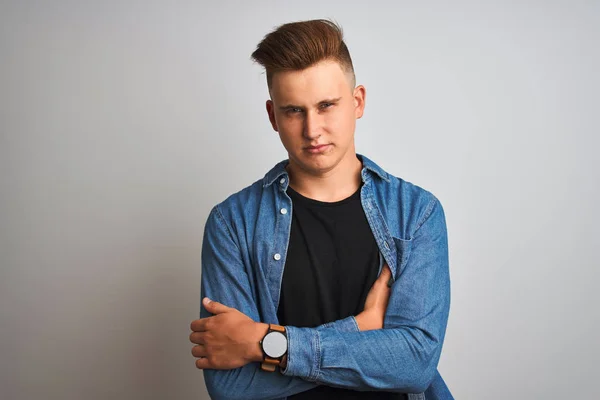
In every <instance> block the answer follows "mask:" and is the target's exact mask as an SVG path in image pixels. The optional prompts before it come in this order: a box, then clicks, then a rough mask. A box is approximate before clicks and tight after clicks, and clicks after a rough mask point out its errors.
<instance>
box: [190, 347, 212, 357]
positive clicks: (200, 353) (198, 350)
mask: <svg viewBox="0 0 600 400" xmlns="http://www.w3.org/2000/svg"><path fill="white" fill-rule="evenodd" d="M192 355H193V356H194V357H197V358H200V357H206V356H207V355H208V351H206V347H205V346H203V345H201V344H199V345H197V346H194V347H192Z"/></svg>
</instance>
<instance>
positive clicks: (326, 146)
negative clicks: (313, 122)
mask: <svg viewBox="0 0 600 400" xmlns="http://www.w3.org/2000/svg"><path fill="white" fill-rule="evenodd" d="M330 146H331V144H319V145H317V146H308V147H305V149H306V151H308V152H309V153H312V154H318V153H323V152H325V151H326V150H327V149H329V147H330Z"/></svg>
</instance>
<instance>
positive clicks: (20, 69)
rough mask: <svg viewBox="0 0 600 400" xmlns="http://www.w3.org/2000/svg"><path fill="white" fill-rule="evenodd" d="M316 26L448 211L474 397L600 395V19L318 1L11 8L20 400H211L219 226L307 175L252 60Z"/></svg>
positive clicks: (5, 348)
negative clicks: (204, 322)
mask: <svg viewBox="0 0 600 400" xmlns="http://www.w3.org/2000/svg"><path fill="white" fill-rule="evenodd" d="M312 18H333V19H335V20H336V21H337V22H339V23H340V24H341V25H342V26H343V28H344V30H345V37H346V42H347V44H348V46H349V48H350V52H351V54H352V57H353V59H354V65H355V70H356V75H357V82H358V83H359V84H363V85H365V86H366V88H367V107H366V111H365V116H364V117H363V119H362V120H360V121H359V123H358V127H357V148H358V151H359V152H360V153H363V154H365V155H367V156H368V157H370V158H371V159H373V160H374V161H375V162H377V163H379V164H380V165H381V166H382V167H383V168H385V169H386V170H387V171H389V172H391V173H392V174H394V175H396V176H400V177H402V178H404V179H406V180H408V181H411V182H413V183H416V184H418V185H419V186H422V187H424V188H425V189H427V190H430V191H431V192H433V193H434V194H435V195H436V196H437V197H438V198H439V199H440V200H441V202H442V204H443V206H444V209H445V212H446V217H447V223H448V233H449V243H450V267H451V279H452V306H451V313H450V321H449V325H448V331H447V336H446V342H445V345H444V351H443V353H442V359H441V361H440V365H439V369H440V371H441V373H442V376H443V377H444V379H445V380H446V382H447V384H448V385H449V387H450V389H451V390H452V392H453V394H454V395H455V397H456V398H457V399H486V400H493V399H507V398H510V399H572V398H581V399H593V398H599V396H600V386H598V384H597V382H596V381H595V379H597V376H598V372H599V370H598V363H597V360H598V358H599V357H600V345H598V342H597V339H598V331H599V329H600V321H599V320H600V317H599V314H600V313H599V311H598V304H599V303H600V296H599V295H598V290H597V286H598V284H599V279H598V278H599V273H598V268H599V266H600V263H599V261H600V259H599V257H598V247H599V246H600V234H599V231H600V228H599V223H600V218H599V212H598V202H599V201H600V187H599V186H600V176H599V171H600V168H599V167H600V166H599V162H598V154H597V151H598V145H599V140H598V134H599V128H600V122H599V119H598V118H599V117H598V116H599V115H600V112H599V111H600V110H599V105H600V101H599V100H600V99H599V93H600V78H599V74H598V71H600V55H599V53H600V51H599V48H600V45H599V42H600V4H599V2H597V1H538V2H532V1H521V2H517V1H504V2H500V1H494V2H486V1H472V2H464V1H462V2H443V1H439V2H421V1H395V2H392V1H387V2H384V1H380V2H373V1H371V2H366V1H356V2H349V1H343V2H342V1H326V2H321V1H318V2H317V1H308V0H304V1H300V2H284V1H252V2H249V1H237V2H234V1H222V2H216V1H215V2H199V1H195V2H194V1H188V2H182V1H162V2H156V1H141V0H140V1H96V2H91V1H53V2H50V1H33V0H31V1H26V0H25V1H2V2H0V134H1V136H0V180H1V181H0V183H1V185H0V398H2V399H3V400H31V399H48V400H54V399H56V400H59V399H60V400H64V399H67V400H71V399H73V400H76V399H89V400H96V399H207V398H208V396H207V394H206V391H205V388H204V383H203V380H202V373H201V371H199V370H197V369H196V368H195V366H194V358H193V357H192V355H191V353H190V350H191V347H192V344H191V343H190V342H189V341H188V335H189V333H190V331H189V324H190V322H191V321H192V320H193V319H196V318H197V316H198V313H199V303H200V298H199V296H200V286H199V285H200V267H201V266H200V249H201V240H202V232H203V227H204V222H205V219H206V217H207V215H208V212H209V210H210V209H211V207H212V206H213V205H214V204H215V203H217V202H219V201H221V200H223V199H224V198H225V197H226V196H227V195H229V194H230V193H233V192H235V191H237V190H239V189H241V188H243V187H244V186H246V185H248V184H250V183H252V182H253V181H255V180H257V179H259V178H261V177H262V176H263V175H264V173H265V172H266V171H267V170H268V169H270V168H271V166H272V165H273V164H275V163H276V162H277V161H279V160H281V159H284V158H285V157H286V154H285V152H284V150H283V147H282V146H281V144H280V142H279V139H278V136H277V135H276V133H275V132H273V131H272V129H271V127H270V125H269V123H268V119H267V115H266V112H265V110H264V102H265V100H266V99H267V90H266V84H265V77H264V74H263V73H262V70H261V68H260V67H259V66H257V65H255V64H253V63H252V62H251V61H250V54H251V52H252V51H253V50H254V49H255V47H256V45H257V43H258V42H259V41H260V40H261V39H262V37H263V36H264V35H265V34H267V33H268V32H269V31H271V30H272V29H273V28H275V27H276V26H278V25H280V24H282V23H284V22H290V21H295V20H302V19H312Z"/></svg>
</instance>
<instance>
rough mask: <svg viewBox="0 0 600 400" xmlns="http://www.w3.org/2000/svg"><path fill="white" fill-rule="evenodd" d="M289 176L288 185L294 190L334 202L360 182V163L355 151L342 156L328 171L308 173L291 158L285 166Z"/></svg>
mask: <svg viewBox="0 0 600 400" xmlns="http://www.w3.org/2000/svg"><path fill="white" fill-rule="evenodd" d="M286 169H287V171H288V174H289V176H290V186H291V187H292V189H294V190H295V191H296V192H298V193H300V194H301V195H303V196H304V197H308V198H310V199H314V200H318V201H323V202H334V201H339V200H343V199H345V198H347V197H350V196H351V195H352V194H354V193H355V192H356V191H357V190H358V188H359V187H360V184H361V175H360V172H361V170H362V163H361V162H360V160H359V159H358V158H357V157H356V154H355V153H352V154H350V155H349V157H344V158H343V159H342V160H341V161H340V162H339V164H338V165H336V166H335V167H334V168H332V169H331V170H330V171H326V172H323V173H319V174H314V173H310V172H309V171H306V170H303V169H302V168H300V167H299V166H298V165H296V164H295V163H294V162H293V161H292V160H290V163H289V164H288V166H287V167H286Z"/></svg>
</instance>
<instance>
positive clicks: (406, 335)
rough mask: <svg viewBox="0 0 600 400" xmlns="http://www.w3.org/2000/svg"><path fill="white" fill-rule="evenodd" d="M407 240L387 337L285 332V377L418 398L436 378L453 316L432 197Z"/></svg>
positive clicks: (442, 226) (441, 230)
mask: <svg viewBox="0 0 600 400" xmlns="http://www.w3.org/2000/svg"><path fill="white" fill-rule="evenodd" d="M421 219H422V220H423V221H424V222H423V223H421V225H420V226H419V227H418V228H417V229H416V231H415V232H414V233H413V235H412V238H411V239H408V240H403V239H397V238H394V240H395V241H396V246H397V248H398V249H401V252H402V253H403V255H401V254H400V253H401V252H400V251H399V252H398V257H399V260H398V264H399V265H400V263H401V260H400V257H403V258H405V257H406V256H407V252H408V254H409V256H408V259H407V261H405V264H404V267H403V268H402V270H401V271H400V272H399V276H398V278H397V279H396V281H395V283H394V284H393V285H392V292H391V295H390V299H389V303H388V308H387V310H386V315H385V320H384V329H380V330H370V331H362V332H360V331H340V330H336V329H320V328H298V327H292V326H288V327H286V329H287V335H288V359H287V366H286V369H285V370H283V371H282V373H283V374H284V375H286V376H296V377H300V378H303V379H305V380H307V381H310V382H315V383H320V384H325V385H330V386H337V387H344V388H349V389H354V390H385V391H395V392H406V393H422V392H424V391H425V390H426V389H427V388H428V387H429V385H430V383H431V382H432V381H433V380H434V378H436V376H438V375H439V374H438V372H437V364H438V361H439V358H440V354H441V351H442V344H443V340H444V336H445V332H446V325H447V321H448V314H449V309H450V277H449V266H448V264H449V262H448V238H447V231H446V221H445V216H444V211H443V208H442V206H441V204H440V203H439V201H438V200H437V199H436V198H435V197H433V198H432V200H431V201H430V202H429V204H428V206H427V207H426V210H425V212H424V217H422V218H421Z"/></svg>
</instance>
